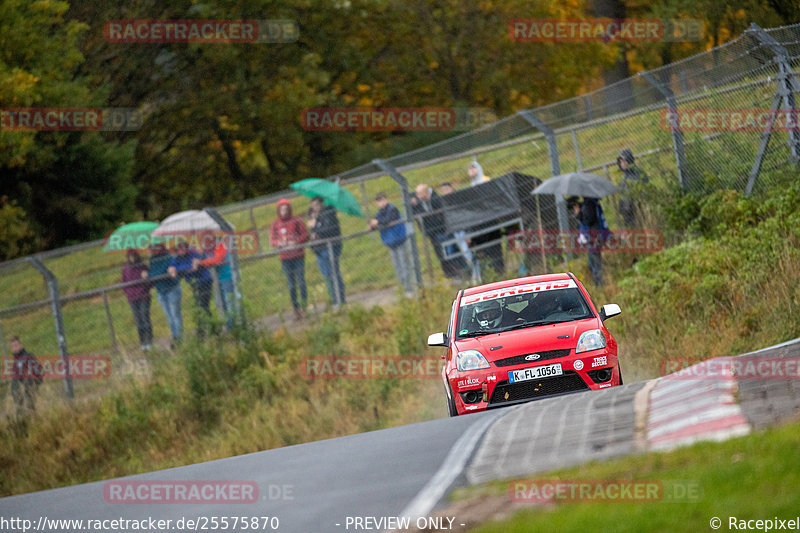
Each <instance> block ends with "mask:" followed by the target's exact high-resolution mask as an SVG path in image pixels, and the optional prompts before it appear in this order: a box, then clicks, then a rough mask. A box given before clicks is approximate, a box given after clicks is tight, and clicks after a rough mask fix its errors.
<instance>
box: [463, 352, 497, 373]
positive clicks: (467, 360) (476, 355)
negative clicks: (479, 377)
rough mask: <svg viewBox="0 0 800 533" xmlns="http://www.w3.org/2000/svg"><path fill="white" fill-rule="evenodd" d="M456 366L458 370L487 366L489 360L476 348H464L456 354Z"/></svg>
mask: <svg viewBox="0 0 800 533" xmlns="http://www.w3.org/2000/svg"><path fill="white" fill-rule="evenodd" d="M456 368H458V370H459V371H460V372H466V371H467V370H480V369H481V368H489V361H487V360H486V358H485V357H484V356H483V354H481V352H479V351H478V350H465V351H463V352H458V354H457V355H456Z"/></svg>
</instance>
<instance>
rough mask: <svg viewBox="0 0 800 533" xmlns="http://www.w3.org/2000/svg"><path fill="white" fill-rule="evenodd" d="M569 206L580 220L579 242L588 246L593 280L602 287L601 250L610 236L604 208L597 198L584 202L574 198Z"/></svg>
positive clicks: (569, 201) (584, 200) (569, 202)
mask: <svg viewBox="0 0 800 533" xmlns="http://www.w3.org/2000/svg"><path fill="white" fill-rule="evenodd" d="M567 204H568V205H570V206H571V207H572V210H573V213H574V214H575V216H576V217H577V218H578V223H579V227H580V230H579V238H578V242H579V243H580V244H581V245H583V246H586V249H587V252H588V253H589V270H590V271H591V273H592V280H593V281H594V284H595V285H597V286H598V287H600V286H602V285H603V283H604V282H603V257H602V255H601V249H602V247H603V244H604V243H605V241H606V240H607V239H608V237H609V234H610V231H609V229H608V223H607V222H606V217H605V214H604V213H603V207H602V206H601V205H600V200H598V199H597V198H584V199H583V202H579V201H578V199H577V198H576V197H572V198H570V199H569V200H568V201H567Z"/></svg>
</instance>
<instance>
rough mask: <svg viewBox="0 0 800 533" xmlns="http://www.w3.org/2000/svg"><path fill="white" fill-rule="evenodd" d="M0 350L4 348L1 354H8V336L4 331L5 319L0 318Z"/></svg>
mask: <svg viewBox="0 0 800 533" xmlns="http://www.w3.org/2000/svg"><path fill="white" fill-rule="evenodd" d="M0 350H2V352H0V355H3V356H6V355H8V354H7V353H6V336H5V334H4V333H3V321H2V320H0Z"/></svg>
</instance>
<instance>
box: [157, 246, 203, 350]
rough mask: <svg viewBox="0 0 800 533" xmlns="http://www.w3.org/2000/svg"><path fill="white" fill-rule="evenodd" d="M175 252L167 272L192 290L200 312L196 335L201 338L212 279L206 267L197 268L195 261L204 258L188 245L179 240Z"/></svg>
mask: <svg viewBox="0 0 800 533" xmlns="http://www.w3.org/2000/svg"><path fill="white" fill-rule="evenodd" d="M177 250H178V253H177V255H176V256H175V258H174V260H173V263H172V264H171V265H170V267H169V268H168V270H167V271H168V272H169V274H170V276H172V277H173V278H177V277H178V276H181V277H182V278H183V279H185V280H186V282H187V283H188V284H189V286H190V287H191V288H192V293H193V294H194V301H195V303H197V307H198V308H199V309H200V311H201V315H200V316H198V317H197V333H198V336H199V337H203V336H204V334H205V327H206V325H205V324H204V323H203V322H204V320H207V319H208V318H209V317H210V316H211V310H210V309H209V305H210V303H211V290H212V288H213V286H214V279H213V278H212V277H211V273H209V271H208V269H207V268H206V267H203V266H197V263H198V261H196V260H201V259H204V257H205V256H203V255H202V254H201V253H200V252H198V251H197V250H195V249H194V248H192V247H190V246H189V243H187V242H186V241H185V240H180V241H179V242H178V247H177Z"/></svg>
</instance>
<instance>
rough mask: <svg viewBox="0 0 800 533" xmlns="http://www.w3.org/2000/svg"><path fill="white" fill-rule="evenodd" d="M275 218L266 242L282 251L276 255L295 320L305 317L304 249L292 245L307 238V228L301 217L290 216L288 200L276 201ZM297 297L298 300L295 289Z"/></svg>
mask: <svg viewBox="0 0 800 533" xmlns="http://www.w3.org/2000/svg"><path fill="white" fill-rule="evenodd" d="M277 211H278V219H277V220H276V221H275V222H273V223H272V227H271V228H270V237H269V243H270V245H271V246H272V247H273V248H277V249H279V250H282V251H281V253H280V254H279V257H280V259H281V267H282V268H283V273H284V274H286V281H287V283H288V285H289V296H290V297H291V299H292V308H294V316H295V318H296V319H297V320H302V319H303V318H305V311H304V309H305V307H306V305H307V303H308V292H307V290H306V250H305V248H295V246H297V245H298V244H303V243H304V242H307V241H308V231H307V230H306V225H305V224H304V223H303V219H302V218H300V217H298V216H295V215H292V204H291V202H289V200H288V199H286V198H283V199H281V200H279V201H278V206H277ZM298 289H299V291H300V299H299V300H298V299H297V291H298Z"/></svg>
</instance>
